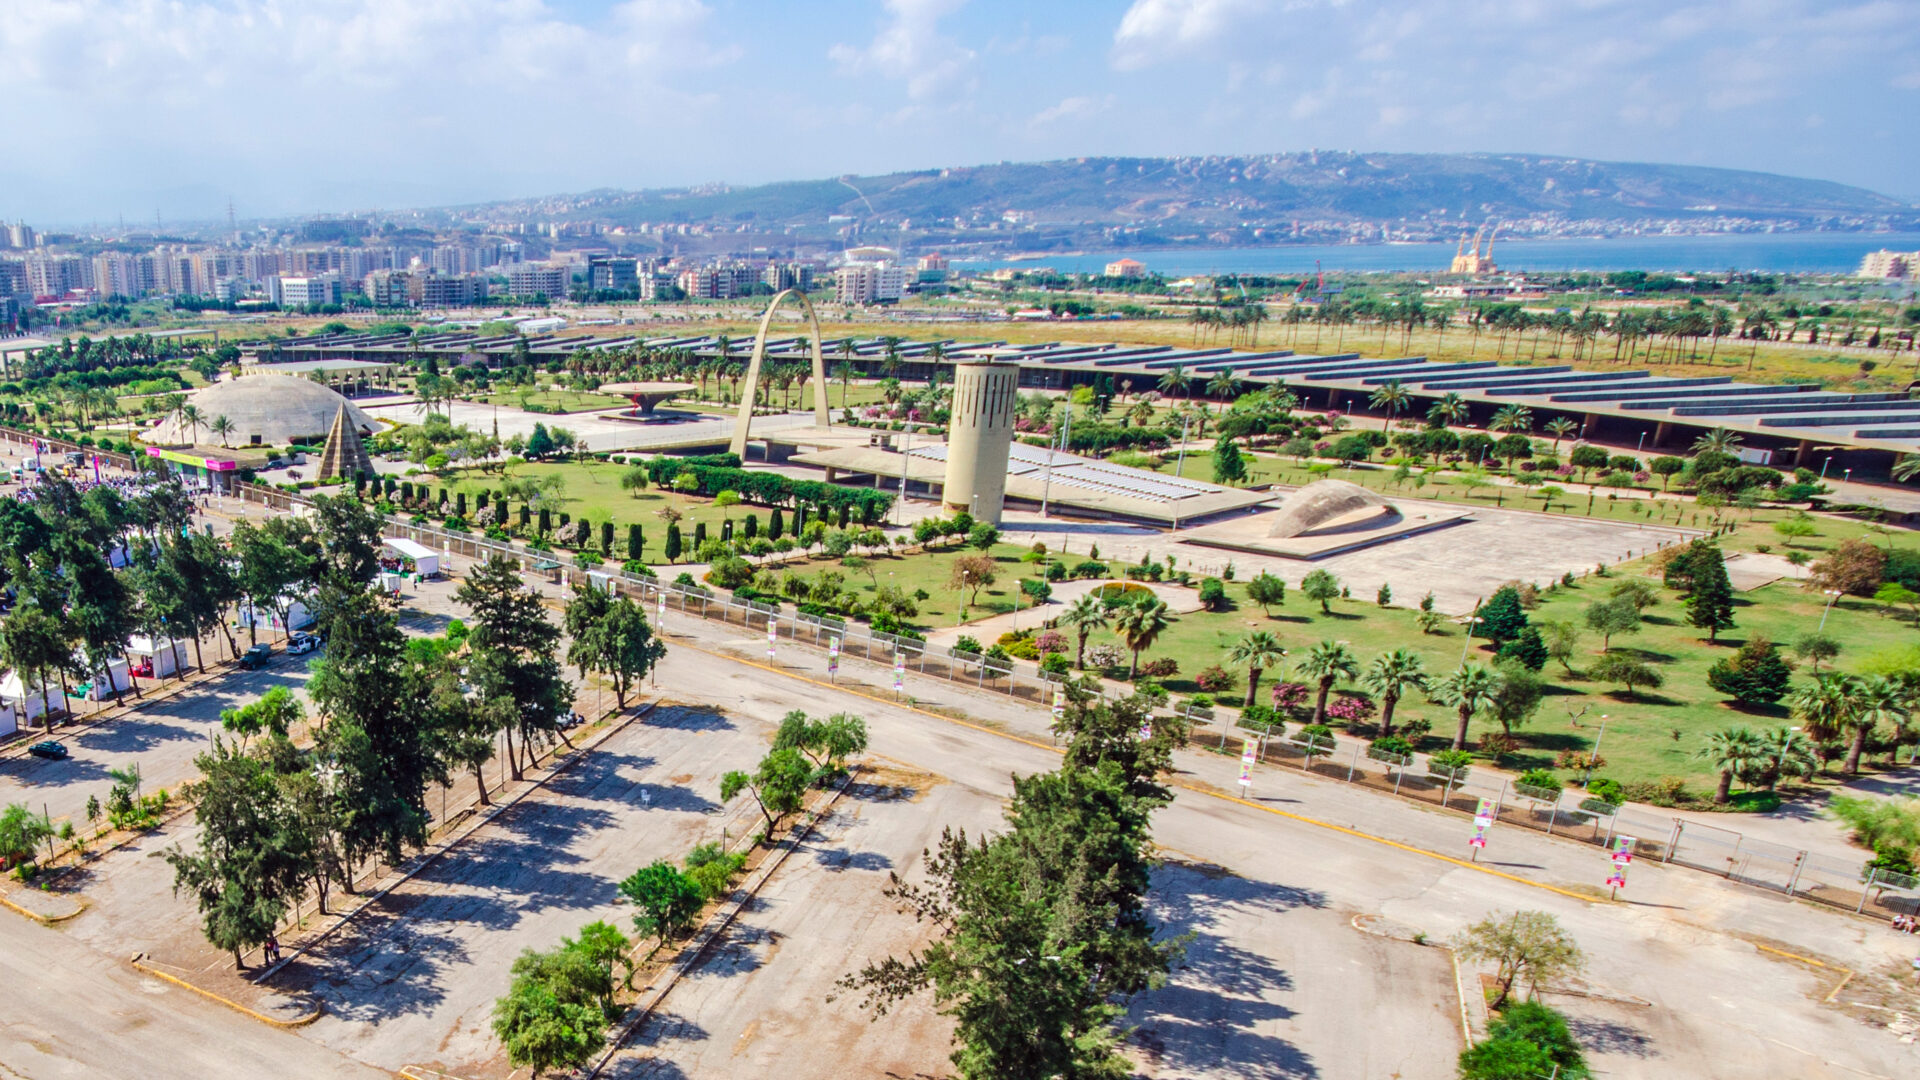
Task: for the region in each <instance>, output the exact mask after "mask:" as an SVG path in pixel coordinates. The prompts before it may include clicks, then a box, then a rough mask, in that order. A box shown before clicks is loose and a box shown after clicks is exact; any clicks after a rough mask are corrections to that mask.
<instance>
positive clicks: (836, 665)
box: [827, 638, 840, 675]
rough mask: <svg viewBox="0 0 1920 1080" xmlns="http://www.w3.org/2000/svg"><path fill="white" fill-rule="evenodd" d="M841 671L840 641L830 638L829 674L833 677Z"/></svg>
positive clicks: (828, 647) (828, 653)
mask: <svg viewBox="0 0 1920 1080" xmlns="http://www.w3.org/2000/svg"><path fill="white" fill-rule="evenodd" d="M839 670H840V639H839V638H828V639H827V674H829V675H832V674H835V673H836V672H838V671H839Z"/></svg>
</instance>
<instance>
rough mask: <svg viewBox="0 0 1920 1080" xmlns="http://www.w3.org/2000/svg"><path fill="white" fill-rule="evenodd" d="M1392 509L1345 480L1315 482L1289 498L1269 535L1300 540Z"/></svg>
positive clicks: (1384, 502)
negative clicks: (1345, 521) (1355, 518)
mask: <svg viewBox="0 0 1920 1080" xmlns="http://www.w3.org/2000/svg"><path fill="white" fill-rule="evenodd" d="M1387 509H1389V507H1388V506H1387V500H1386V499H1384V498H1382V497H1381V496H1379V495H1377V494H1375V493H1374V492H1371V491H1368V490H1367V489H1366V488H1363V487H1361V486H1360V485H1359V484H1353V483H1349V482H1347V481H1345V480H1316V481H1314V482H1313V483H1311V484H1308V485H1307V486H1306V487H1303V488H1301V489H1300V490H1299V491H1296V492H1294V493H1293V494H1291V495H1289V496H1287V498H1286V501H1285V502H1283V503H1281V504H1280V512H1279V513H1278V514H1276V515H1274V519H1273V526H1272V528H1270V529H1268V530H1267V535H1268V536H1270V537H1276V538H1286V537H1293V536H1300V535H1303V534H1305V533H1310V532H1312V531H1313V530H1315V529H1318V528H1321V527H1323V526H1327V525H1332V524H1334V523H1336V522H1339V521H1341V520H1342V519H1343V518H1349V517H1352V516H1353V515H1354V514H1356V513H1358V512H1360V511H1364V510H1380V511H1385V510H1387Z"/></svg>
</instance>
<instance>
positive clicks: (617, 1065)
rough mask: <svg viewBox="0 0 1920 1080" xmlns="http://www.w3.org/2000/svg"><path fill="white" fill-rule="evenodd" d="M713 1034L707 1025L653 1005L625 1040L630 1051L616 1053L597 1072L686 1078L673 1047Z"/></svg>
mask: <svg viewBox="0 0 1920 1080" xmlns="http://www.w3.org/2000/svg"><path fill="white" fill-rule="evenodd" d="M712 1037H713V1036H712V1034H711V1033H710V1032H708V1031H707V1029H706V1028H703V1027H701V1026H700V1025H699V1024H696V1023H694V1022H693V1021H692V1020H690V1019H688V1018H687V1017H685V1016H682V1015H680V1014H679V1013H674V1012H667V1011H666V1010H664V1009H655V1010H654V1011H653V1014H652V1015H651V1016H649V1017H647V1022H646V1023H644V1024H642V1025H640V1028H639V1030H637V1031H635V1032H634V1033H633V1037H632V1038H631V1039H629V1040H627V1045H628V1047H629V1048H630V1052H628V1053H624V1054H620V1055H618V1056H616V1057H615V1058H614V1060H613V1061H612V1062H610V1063H608V1065H607V1068H606V1069H604V1070H603V1071H602V1072H601V1073H600V1075H602V1076H611V1077H620V1078H623V1080H642V1078H644V1080H685V1078H686V1077H687V1076H688V1075H689V1074H688V1072H687V1071H686V1069H684V1068H682V1067H681V1066H680V1064H679V1063H678V1062H676V1061H674V1060H673V1059H672V1057H671V1056H670V1055H671V1054H672V1052H673V1047H674V1046H676V1045H679V1044H683V1043H696V1042H706V1041H707V1040H708V1039H710V1038H712ZM633 1051H640V1052H638V1053H635V1052H633Z"/></svg>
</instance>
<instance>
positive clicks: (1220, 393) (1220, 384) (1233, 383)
mask: <svg viewBox="0 0 1920 1080" xmlns="http://www.w3.org/2000/svg"><path fill="white" fill-rule="evenodd" d="M1207 393H1209V394H1212V395H1213V396H1214V397H1216V398H1219V399H1220V411H1221V412H1223V413H1224V412H1226V411H1227V406H1228V405H1229V404H1231V403H1232V402H1233V399H1234V397H1235V396H1237V395H1238V394H1239V393H1240V380H1239V379H1236V378H1234V377H1233V369H1231V368H1222V369H1221V370H1220V371H1218V372H1215V373H1214V376H1213V378H1211V379H1208V380H1207Z"/></svg>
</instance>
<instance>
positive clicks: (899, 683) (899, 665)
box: [893, 652, 907, 694]
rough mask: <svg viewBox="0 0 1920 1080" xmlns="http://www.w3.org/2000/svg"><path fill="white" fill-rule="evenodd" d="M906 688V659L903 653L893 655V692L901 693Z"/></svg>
mask: <svg viewBox="0 0 1920 1080" xmlns="http://www.w3.org/2000/svg"><path fill="white" fill-rule="evenodd" d="M906 688H907V657H906V654H904V653H899V652H896V653H894V654H893V692H894V693H896V694H898V693H902V692H904V691H905V690H906Z"/></svg>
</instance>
